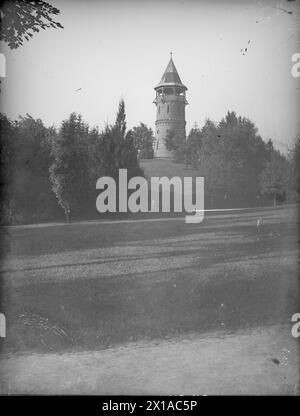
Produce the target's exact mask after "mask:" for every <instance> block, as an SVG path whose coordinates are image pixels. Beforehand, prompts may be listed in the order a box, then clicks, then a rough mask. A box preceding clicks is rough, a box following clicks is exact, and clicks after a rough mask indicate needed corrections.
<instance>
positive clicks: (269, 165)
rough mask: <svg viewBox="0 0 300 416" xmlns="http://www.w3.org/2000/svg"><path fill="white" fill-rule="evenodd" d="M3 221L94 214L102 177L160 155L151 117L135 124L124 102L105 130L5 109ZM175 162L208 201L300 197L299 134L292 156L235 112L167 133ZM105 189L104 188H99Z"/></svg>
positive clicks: (77, 120)
mask: <svg viewBox="0 0 300 416" xmlns="http://www.w3.org/2000/svg"><path fill="white" fill-rule="evenodd" d="M0 129H1V192H2V198H1V219H2V223H9V224H15V223H26V222H41V221H52V220H58V219H63V218H65V219H66V220H67V221H70V220H73V219H79V218H80V219H84V218H95V217H97V216H98V215H99V214H98V213H97V211H96V207H95V201H96V197H97V191H96V189H95V184H96V181H97V179H98V178H99V177H100V176H110V177H113V178H114V179H115V180H116V182H117V180H118V172H119V169H121V168H125V169H127V172H128V179H130V178H131V177H133V176H143V175H144V172H143V170H142V169H141V167H140V164H139V159H145V158H152V157H153V143H154V136H153V131H152V129H151V128H149V127H147V126H146V125H145V124H143V123H140V125H138V126H136V127H133V128H132V129H130V130H128V129H127V127H126V114H125V104H124V101H121V102H120V103H119V108H118V112H117V116H116V120H115V122H114V123H113V124H111V125H107V126H105V127H104V129H103V130H101V131H100V130H99V128H95V127H90V126H89V125H88V124H87V123H86V122H85V121H84V120H83V119H82V116H81V115H80V114H77V113H72V114H70V116H69V118H68V119H66V120H64V121H63V122H62V123H61V125H60V127H59V128H58V129H56V128H54V127H46V126H45V125H44V123H43V122H42V120H40V119H34V118H32V117H31V116H30V115H26V116H25V117H20V118H19V119H18V120H15V121H12V120H10V119H9V118H8V117H7V116H6V115H5V114H0ZM165 140H166V145H167V147H168V149H170V150H172V151H173V154H174V162H178V163H185V164H186V165H187V166H190V167H192V168H193V169H194V170H195V171H196V172H197V175H198V176H204V178H205V205H206V207H216V208H217V207H234V206H243V205H247V206H249V205H250V206H252V205H253V206H254V205H262V204H265V203H271V202H272V203H274V204H276V203H277V202H283V201H296V200H299V167H300V160H299V151H300V144H299V137H298V140H297V141H296V143H295V146H294V147H293V149H291V150H290V152H289V153H288V154H287V155H283V154H281V153H280V152H279V151H278V150H276V149H275V148H274V146H273V143H272V141H271V140H269V141H268V142H264V141H263V140H262V138H261V137H260V136H259V134H258V132H257V129H256V127H255V125H254V124H253V123H252V122H251V121H250V120H248V119H246V118H242V117H238V116H237V115H236V114H235V113H234V112H228V113H227V115H226V117H225V118H223V119H222V120H221V121H220V122H219V123H214V122H212V121H211V120H206V122H205V124H204V126H203V127H202V128H201V129H199V128H198V127H196V126H195V127H194V128H192V129H191V131H190V132H189V134H188V137H187V139H186V140H185V139H184V138H182V137H178V136H177V135H176V133H174V132H172V131H170V132H169V134H168V136H167V137H166V139H165ZM98 192H99V191H98Z"/></svg>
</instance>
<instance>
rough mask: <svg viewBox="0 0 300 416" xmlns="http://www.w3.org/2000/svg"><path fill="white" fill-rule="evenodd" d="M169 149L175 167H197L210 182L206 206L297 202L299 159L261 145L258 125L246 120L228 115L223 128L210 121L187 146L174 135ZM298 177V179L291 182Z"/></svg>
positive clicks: (190, 137) (192, 135)
mask: <svg viewBox="0 0 300 416" xmlns="http://www.w3.org/2000/svg"><path fill="white" fill-rule="evenodd" d="M166 146H167V148H168V149H169V150H173V151H174V158H175V161H179V162H184V163H186V164H188V165H192V166H193V167H194V168H195V169H196V170H197V172H198V174H199V175H200V176H204V178H205V199H206V205H209V206H211V207H225V206H228V207H234V206H243V205H259V204H263V203H266V202H268V200H269V198H272V200H273V203H274V204H276V201H283V200H285V199H287V196H289V197H290V198H292V195H293V198H294V199H296V197H297V195H296V194H297V192H296V188H295V187H296V183H297V181H296V179H295V173H292V170H293V168H292V166H295V165H296V164H297V162H296V158H297V156H295V155H296V154H297V152H298V153H299V145H298V148H297V149H298V151H296V150H295V149H296V147H295V149H294V150H293V151H292V152H291V153H292V154H293V156H292V154H291V155H289V156H288V157H286V156H284V155H282V154H281V153H280V152H279V151H277V150H275V149H274V147H273V144H272V141H271V140H269V141H268V142H267V143H266V142H264V141H263V140H262V138H261V137H260V136H259V134H258V132H257V128H256V127H255V125H254V124H253V123H252V122H251V121H250V120H249V119H247V118H245V117H238V116H237V115H236V114H235V113H234V112H228V113H227V115H226V117H225V118H223V119H222V120H221V121H220V122H219V123H214V122H212V121H211V120H206V122H205V124H204V126H203V127H202V128H201V129H199V128H197V127H195V128H193V129H191V131H190V133H189V135H188V137H187V140H186V141H185V140H182V139H181V138H180V137H178V136H177V135H176V134H174V133H173V132H170V133H169V135H168V137H167V138H166ZM292 177H294V179H293V178H292Z"/></svg>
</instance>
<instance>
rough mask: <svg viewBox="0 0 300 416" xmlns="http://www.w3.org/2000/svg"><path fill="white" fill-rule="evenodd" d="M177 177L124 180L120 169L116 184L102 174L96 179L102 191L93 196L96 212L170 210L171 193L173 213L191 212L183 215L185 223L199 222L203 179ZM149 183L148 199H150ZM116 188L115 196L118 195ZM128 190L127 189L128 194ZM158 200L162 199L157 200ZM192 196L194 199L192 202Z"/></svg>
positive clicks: (112, 179)
mask: <svg viewBox="0 0 300 416" xmlns="http://www.w3.org/2000/svg"><path fill="white" fill-rule="evenodd" d="M194 182H195V189H194V192H193V178H192V177H184V178H183V182H182V179H181V178H180V177H179V176H174V177H173V178H171V179H170V178H167V177H165V176H163V177H156V176H153V177H151V180H150V183H148V181H147V180H146V179H145V178H143V177H142V176H135V177H133V178H131V179H129V181H128V179H127V169H119V181H118V187H117V184H116V181H115V180H114V178H112V177H110V176H102V177H101V178H99V179H98V180H97V182H96V189H101V190H102V192H101V193H100V194H99V195H98V197H97V199H96V208H97V210H98V211H99V212H101V213H104V212H128V211H130V212H133V213H135V212H149V213H154V212H160V208H161V212H171V195H173V212H187V213H194V215H186V216H185V222H186V223H188V224H194V223H200V222H201V221H202V220H203V218H204V178H203V177H198V176H197V177H195V178H194ZM149 186H150V200H149ZM117 188H118V195H117ZM128 190H129V191H134V192H130V195H129V197H128ZM172 191H173V192H172ZM160 199H161V200H160ZM193 199H194V200H195V202H193Z"/></svg>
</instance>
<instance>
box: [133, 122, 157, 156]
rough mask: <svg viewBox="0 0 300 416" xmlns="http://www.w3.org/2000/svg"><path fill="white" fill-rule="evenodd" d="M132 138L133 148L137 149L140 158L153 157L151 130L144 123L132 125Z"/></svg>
mask: <svg viewBox="0 0 300 416" xmlns="http://www.w3.org/2000/svg"><path fill="white" fill-rule="evenodd" d="M132 138H133V143H134V146H135V148H136V149H137V151H138V154H139V158H140V159H152V158H153V153H154V151H153V143H154V135H153V130H152V129H151V128H149V127H147V126H146V124H144V123H140V125H139V126H136V127H133V129H132Z"/></svg>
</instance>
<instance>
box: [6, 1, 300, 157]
mask: <svg viewBox="0 0 300 416" xmlns="http://www.w3.org/2000/svg"><path fill="white" fill-rule="evenodd" d="M49 1H50V3H51V4H53V5H55V6H56V7H58V8H59V9H60V11H61V14H60V15H59V16H58V18H57V20H58V21H60V22H61V23H62V25H63V26H64V29H63V30H61V29H57V30H54V29H53V30H52V29H48V30H46V31H42V32H43V33H38V34H36V35H35V36H34V38H33V39H32V40H30V42H28V43H27V42H26V44H25V45H24V46H22V47H20V48H19V49H17V50H12V51H11V50H9V49H8V48H7V47H4V48H2V52H4V53H5V55H6V60H7V76H6V78H5V79H3V80H2V101H1V111H4V112H6V113H7V114H8V116H10V117H12V118H16V117H18V115H24V114H26V113H29V114H31V115H32V116H33V117H39V118H41V119H42V120H43V121H44V122H45V124H46V125H52V124H54V125H56V126H58V125H59V124H60V122H61V121H62V120H63V119H64V118H67V117H68V115H69V114H70V113H71V112H72V111H77V112H81V113H82V115H83V117H84V119H85V120H86V121H87V122H89V123H90V124H91V125H98V126H99V127H100V128H101V127H103V126H104V124H105V123H106V122H107V121H108V122H113V121H114V118H115V114H116V111H117V106H118V101H119V99H120V98H121V97H123V98H124V99H125V104H126V112H127V122H128V126H129V127H132V126H134V125H136V124H138V123H139V122H144V123H146V124H148V125H149V126H151V127H152V128H153V127H154V122H155V106H154V104H153V103H152V102H153V99H154V96H155V94H154V90H153V87H154V86H155V85H157V84H158V82H159V80H160V78H161V76H162V74H163V71H164V70H165V67H166V66H167V63H168V61H169V56H170V51H172V52H173V59H174V62H175V65H176V67H177V70H178V72H179V75H180V77H181V80H182V82H183V83H184V84H185V85H186V86H187V87H188V91H187V99H188V102H189V105H188V106H187V107H186V120H187V131H189V129H190V128H191V127H192V126H193V124H194V122H195V121H196V122H197V123H198V125H199V126H200V127H201V125H203V123H204V120H205V118H206V117H209V118H211V119H213V120H215V121H219V120H220V119H221V118H222V117H223V116H224V115H225V114H226V112H227V111H228V110H235V111H236V112H237V113H238V114H239V115H242V116H246V117H249V118H250V119H251V120H252V121H254V122H255V123H256V125H257V127H258V129H259V132H260V134H261V135H262V137H263V138H264V139H268V138H272V139H273V140H274V142H275V144H276V145H277V147H278V148H280V149H281V150H286V148H287V146H290V145H291V143H292V141H293V139H294V138H295V136H296V134H297V132H299V121H300V120H299V109H300V105H299V104H300V95H299V91H300V90H299V84H300V78H297V79H296V78H293V77H292V75H291V67H292V65H293V64H292V62H291V57H292V55H293V54H294V53H297V52H300V42H299V38H300V36H299V29H298V28H299V9H300V2H299V1H298V0H296V1H287V0H282V1H274V0H270V1H250V0H247V1H246V0H245V1H241V0H240V1H226V0H223V1H212V0H210V1H200V0H199V1H196V0H194V1H193V0H180V1H178V0H172V1H171V0H160V1H153V0H151V1H150V0H149V1H147V0H144V1H141V0H139V1H134V0H132V1H129V0H122V1H121V0H119V1H118V0H115V1H114V0H109V1H108V0H107V1H104V0H103V1H66V0H55V1H54V0H49ZM280 7H281V8H283V9H286V10H291V11H293V12H294V13H293V14H292V15H290V14H288V13H286V12H285V11H283V10H281V9H280ZM249 40H250V44H248V41H249ZM246 47H247V48H248V51H247V53H246V54H245V55H243V54H242V53H241V49H243V48H246ZM78 88H82V89H81V90H80V91H75V90H76V89H78Z"/></svg>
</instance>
